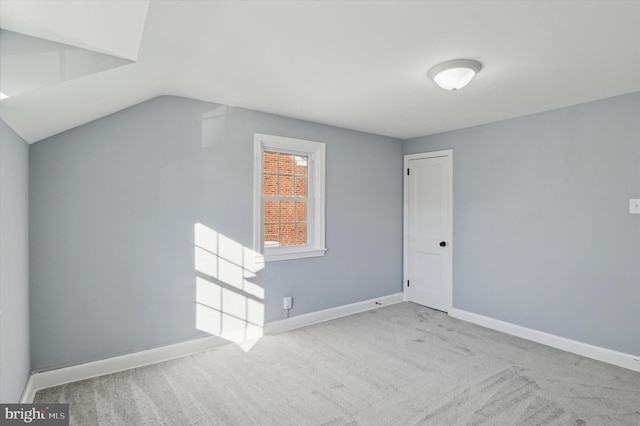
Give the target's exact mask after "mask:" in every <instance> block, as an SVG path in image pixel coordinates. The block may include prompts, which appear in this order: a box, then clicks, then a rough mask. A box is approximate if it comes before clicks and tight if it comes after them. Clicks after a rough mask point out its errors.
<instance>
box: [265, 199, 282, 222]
mask: <svg viewBox="0 0 640 426" xmlns="http://www.w3.org/2000/svg"><path fill="white" fill-rule="evenodd" d="M278 222H280V206H279V201H265V202H264V223H278Z"/></svg>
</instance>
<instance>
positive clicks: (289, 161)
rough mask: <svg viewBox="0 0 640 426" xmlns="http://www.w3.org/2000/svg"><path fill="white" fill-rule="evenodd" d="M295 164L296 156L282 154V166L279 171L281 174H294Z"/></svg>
mask: <svg viewBox="0 0 640 426" xmlns="http://www.w3.org/2000/svg"><path fill="white" fill-rule="evenodd" d="M294 164H295V160H294V156H293V155H291V154H282V153H281V154H280V168H279V170H278V172H279V173H280V174H281V175H289V176H291V175H293V165H294Z"/></svg>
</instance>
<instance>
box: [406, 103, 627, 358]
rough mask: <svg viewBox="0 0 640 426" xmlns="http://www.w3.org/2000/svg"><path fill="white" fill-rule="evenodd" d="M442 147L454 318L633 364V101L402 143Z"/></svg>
mask: <svg viewBox="0 0 640 426" xmlns="http://www.w3.org/2000/svg"><path fill="white" fill-rule="evenodd" d="M448 148H453V150H454V154H453V162H454V189H453V191H454V207H453V208H454V213H453V220H454V222H453V225H454V228H453V240H454V248H453V251H454V266H453V268H454V270H453V285H454V289H453V291H454V300H453V304H454V307H456V308H459V309H463V310H466V311H469V312H473V313H477V314H481V315H486V316H489V317H492V318H497V319H500V320H503V321H507V322H510V323H514V324H518V325H522V326H525V327H529V328H532V329H535V330H540V331H544V332H547V333H551V334H555V335H558V336H563V337H567V338H570V339H575V340H578V341H581V342H585V343H589V344H593V345H597V346H602V347H605V348H610V349H614V350H618V351H622V352H626V353H630V354H635V355H638V354H640V309H639V308H638V307H639V306H640V269H639V265H640V263H639V262H640V215H630V214H629V199H630V198H640V93H634V94H630V95H625V96H619V97H615V98H610V99H605V100H601V101H597V102H592V103H587V104H583V105H578V106H575V107H570V108H564V109H559V110H555V111H550V112H545V113H541V114H536V115H531V116H527V117H522V118H517V119H513V120H507V121H502V122H498V123H493V124H488V125H484V126H479V127H473V128H469V129H464V130H458V131H453V132H448V133H443V134H438V135H433V136H429V137H424V138H418V139H413V140H409V141H406V142H405V143H404V152H405V154H410V153H417V152H422V151H435V150H439V149H448Z"/></svg>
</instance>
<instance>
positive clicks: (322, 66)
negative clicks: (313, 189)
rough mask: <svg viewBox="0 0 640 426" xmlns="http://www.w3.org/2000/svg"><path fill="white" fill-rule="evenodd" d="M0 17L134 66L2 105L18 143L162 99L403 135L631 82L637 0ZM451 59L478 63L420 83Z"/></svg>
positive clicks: (193, 7)
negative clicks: (451, 80) (446, 79)
mask: <svg viewBox="0 0 640 426" xmlns="http://www.w3.org/2000/svg"><path fill="white" fill-rule="evenodd" d="M16 3H19V4H29V7H23V6H21V7H22V9H20V8H17V7H16ZM80 3H81V4H82V5H83V6H82V7H79V6H78V5H79V4H80ZM44 4H47V6H46V8H45V6H43V5H44ZM85 5H86V6H85ZM132 5H135V7H134V6H132ZM116 6H117V7H116ZM143 6H144V7H143ZM110 7H113V9H110ZM18 12H19V13H18ZM0 16H2V18H0V27H1V28H3V29H6V30H11V31H17V32H23V33H26V34H29V35H33V36H36V37H41V38H47V39H50V40H53V41H58V42H63V43H67V44H73V45H76V46H79V47H83V48H88V49H91V50H95V51H99V52H101V53H107V54H110V55H114V56H119V57H122V58H126V59H132V60H134V61H135V62H134V63H132V64H130V65H126V66H121V67H118V68H114V69H111V70H108V71H103V72H99V73H95V74H91V75H88V76H85V77H82V78H77V79H74V80H70V81H66V82H62V83H59V84H55V85H51V86H47V87H42V88H40V89H36V90H31V91H28V92H25V93H23V94H20V95H17V96H11V97H9V98H7V99H3V100H1V101H0V115H1V116H2V118H3V119H4V120H5V121H6V122H7V123H8V124H9V125H10V126H11V127H13V128H14V130H16V132H18V133H19V134H20V135H21V136H22V137H23V138H25V140H27V141H29V142H34V141H38V140H41V139H43V138H46V137H48V136H51V135H53V134H56V133H59V132H62V131H64V130H67V129H69V128H72V127H75V126H78V125H81V124H83V123H86V122H88V121H91V120H94V119H97V118H99V117H103V116H105V115H108V114H111V113H113V112H116V111H118V110H121V109H123V108H126V107H128V106H131V105H134V104H136V103H139V102H142V101H145V100H147V99H150V98H152V97H155V96H158V95H164V94H168V95H178V96H186V97H190V98H195V99H201V100H206V101H211V102H217V103H223V104H227V105H233V106H240V107H246V108H250V109H255V110H261V111H266V112H271V113H275V114H280V115H285V116H289V117H294V118H301V119H306V120H311V121H316V122H321V123H326V124H331V125H336V126H341V127H346V128H351V129H356V130H362V131H367V132H371V133H377V134H382V135H388V136H393V137H397V138H403V139H404V138H410V137H415V136H421V135H426V134H433V133H438V132H442V131H447V130H453V129H457V128H462V127H468V126H473V125H477V124H482V123H487V122H491V121H497V120H502V119H506V118H510V117H516V116H521V115H526V114H531V113H535V112H540V111H545V110H550V109H554V108H559V107H563V106H568V105H574V104H577V103H582V102H588V101H592V100H596V99H601V98H605V97H610V96H615V95H620V94H624V93H630V92H635V91H640V49H638V45H639V43H640V2H637V1H617V0H610V1H578V0H576V1H573V0H572V1H562V0H558V1H553V2H546V1H545V2H540V1H524V0H522V1H513V2H507V1H475V0H474V1H455V2H453V1H446V0H445V1H425V2H416V1H401V0H396V1H371V2H369V1H332V2H325V1H191V0H176V1H173V0H164V1H150V2H144V1H142V2H140V1H91V0H85V1H83V2H75V1H71V2H68V1H59V0H53V1H29V2H14V1H7V0H0ZM145 18H146V20H145ZM50 21H59V22H63V23H64V25H63V26H64V27H65V28H67V29H69V31H71V30H73V31H72V34H71V33H70V34H66V35H65V34H61V33H59V32H58V31H57V30H55V29H53V28H51V25H53V24H52V23H51V22H50ZM142 24H143V25H144V27H142V26H141V25H142ZM127 28H128V29H127ZM142 28H144V31H142ZM64 37H69V38H64ZM63 38H64V39H63ZM136 46H139V49H137V50H136ZM459 58H469V59H475V60H478V61H480V62H481V63H482V64H483V69H482V70H481V71H480V73H479V74H478V75H477V77H476V79H474V80H473V81H472V82H471V84H469V86H467V87H466V88H464V89H463V90H460V91H457V92H447V91H444V90H442V89H440V88H438V87H437V86H436V85H435V84H434V83H433V82H432V81H430V80H429V79H428V78H427V76H426V73H427V71H428V69H429V68H430V67H432V66H433V65H436V64H438V63H440V62H442V61H446V60H450V59H459ZM0 90H1V88H0Z"/></svg>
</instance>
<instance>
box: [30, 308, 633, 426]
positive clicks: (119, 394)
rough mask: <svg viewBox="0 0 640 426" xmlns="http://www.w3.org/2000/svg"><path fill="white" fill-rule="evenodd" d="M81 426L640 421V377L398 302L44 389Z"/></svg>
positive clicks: (47, 399) (46, 398)
mask: <svg viewBox="0 0 640 426" xmlns="http://www.w3.org/2000/svg"><path fill="white" fill-rule="evenodd" d="M35 402H37V403H55V402H64V403H69V404H70V412H71V424H80V425H136V426H138V425H180V426H183V425H260V426H263V425H417V424H420V425H466V424H484V425H608V426H610V425H634V426H637V425H640V373H637V372H633V371H630V370H626V369H623V368H619V367H615V366H611V365H608V364H604V363H601V362H598V361H593V360H590V359H588V358H583V357H580V356H578V355H573V354H570V353H566V352H562V351H559V350H556V349H553V348H549V347H546V346H542V345H539V344H536V343H533V342H529V341H526V340H522V339H519V338H516V337H511V336H508V335H505V334H502V333H498V332H495V331H492V330H488V329H485V328H482V327H478V326H475V325H473V324H469V323H465V322H463V321H459V320H456V319H454V318H451V317H449V316H448V315H446V314H443V313H441V312H438V311H434V310H431V309H428V308H425V307H422V306H419V305H415V304H411V303H400V304H396V305H392V306H388V307H384V308H381V309H377V310H374V311H368V312H364V313H361V314H357V315H352V316H349V317H345V318H341V319H337V320H333V321H328V322H325V323H321V324H317V325H313V326H309V327H305V328H302V329H298V330H294V331H290V332H286V333H282V334H279V335H274V336H266V337H264V338H262V339H261V340H260V341H259V342H258V343H257V344H256V345H255V346H254V347H253V348H252V349H251V350H250V351H249V352H247V353H245V352H243V351H242V350H241V349H240V348H239V347H238V346H236V345H232V344H230V345H226V346H222V347H219V348H216V349H212V350H210V351H207V352H203V353H200V354H197V355H193V356H189V357H185V358H181V359H177V360H173V361H169V362H165V363H161V364H156V365H152V366H148V367H143V368H138V369H135V370H130V371H126V372H122V373H116V374H111V375H108V376H103V377H99V378H95V379H90V380H84V381H81V382H76V383H71V384H68V385H63V386H59V387H55V388H50V389H45V390H42V391H39V392H38V393H37V395H36V401H35Z"/></svg>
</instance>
